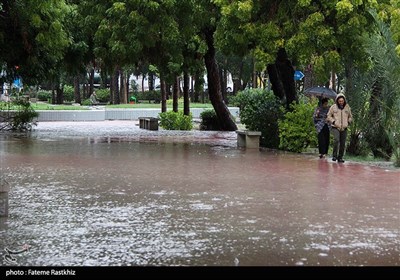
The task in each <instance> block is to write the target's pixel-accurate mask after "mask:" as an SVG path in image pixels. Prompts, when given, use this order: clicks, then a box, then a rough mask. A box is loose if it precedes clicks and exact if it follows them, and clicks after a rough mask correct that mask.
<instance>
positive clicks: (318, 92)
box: [304, 87, 337, 99]
mask: <svg viewBox="0 0 400 280" xmlns="http://www.w3.org/2000/svg"><path fill="white" fill-rule="evenodd" d="M304 95H306V96H316V97H321V98H324V97H325V98H332V99H335V98H336V95H337V94H336V92H335V91H333V90H331V89H330V88H326V87H310V88H307V89H306V90H304Z"/></svg>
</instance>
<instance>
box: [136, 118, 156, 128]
mask: <svg viewBox="0 0 400 280" xmlns="http://www.w3.org/2000/svg"><path fill="white" fill-rule="evenodd" d="M139 128H143V129H148V130H158V118H152V117H139Z"/></svg>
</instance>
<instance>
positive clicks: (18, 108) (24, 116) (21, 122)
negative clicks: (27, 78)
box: [0, 99, 39, 131]
mask: <svg viewBox="0 0 400 280" xmlns="http://www.w3.org/2000/svg"><path fill="white" fill-rule="evenodd" d="M38 116H39V114H38V113H37V112H35V110H34V109H33V108H32V106H31V104H30V102H29V101H25V100H22V99H19V100H16V101H13V102H12V103H9V102H7V103H4V102H2V103H0V118H1V119H3V120H4V123H5V125H0V130H2V129H5V130H18V131H23V130H30V129H31V128H32V120H33V119H34V118H36V117H38ZM33 124H34V125H36V123H33Z"/></svg>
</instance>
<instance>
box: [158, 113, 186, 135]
mask: <svg viewBox="0 0 400 280" xmlns="http://www.w3.org/2000/svg"><path fill="white" fill-rule="evenodd" d="M159 116H160V126H161V127H162V128H164V129H166V130H191V129H192V128H193V123H192V114H190V115H189V116H186V115H184V114H183V111H182V110H179V111H178V112H174V111H168V112H163V113H160V114H159Z"/></svg>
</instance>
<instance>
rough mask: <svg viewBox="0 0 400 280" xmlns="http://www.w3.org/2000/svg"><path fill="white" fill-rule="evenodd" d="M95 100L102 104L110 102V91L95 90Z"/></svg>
mask: <svg viewBox="0 0 400 280" xmlns="http://www.w3.org/2000/svg"><path fill="white" fill-rule="evenodd" d="M96 95H97V100H98V101H99V102H102V103H107V102H110V90H109V89H107V88H104V89H96Z"/></svg>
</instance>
